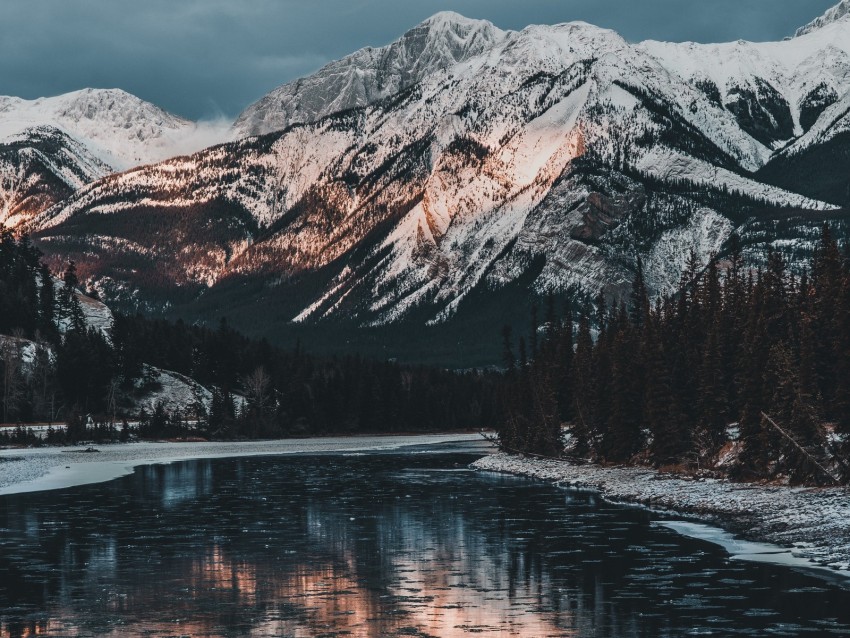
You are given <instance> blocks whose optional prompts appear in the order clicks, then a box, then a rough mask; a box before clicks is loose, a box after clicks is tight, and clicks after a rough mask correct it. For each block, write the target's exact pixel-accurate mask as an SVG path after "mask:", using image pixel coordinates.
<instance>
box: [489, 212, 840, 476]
mask: <svg viewBox="0 0 850 638" xmlns="http://www.w3.org/2000/svg"><path fill="white" fill-rule="evenodd" d="M766 264H767V265H766V267H764V268H763V269H758V270H755V271H753V270H752V269H747V268H745V266H744V261H743V258H742V256H741V250H740V246H739V244H738V242H737V239H736V238H733V241H732V247H731V253H730V256H729V257H728V259H727V260H725V261H724V262H723V263H722V264H721V263H719V262H718V260H716V259H712V260H711V261H710V263H709V264H708V265H707V266H705V267H703V266H701V265H700V264H698V263H697V259H696V257H695V256H693V255H692V256H691V258H690V260H689V263H688V266H687V269H686V271H685V273H684V274H683V276H682V280H681V286H680V291H679V292H678V294H676V295H674V296H667V297H664V298H659V299H656V300H654V301H651V300H650V299H649V297H648V294H647V290H646V286H645V283H644V276H643V272H642V268H641V265H640V263H639V264H638V269H637V274H636V277H635V280H634V282H633V285H632V292H631V295H630V298H629V299H628V300H623V301H621V302H617V303H614V304H613V305H609V304H607V303H606V302H605V299H604V298H599V299H597V301H596V303H595V305H594V307H588V308H587V309H586V310H585V311H584V312H583V313H580V314H579V316H578V317H573V316H571V315H570V314H569V313H568V314H567V316H564V317H557V316H556V315H555V311H554V308H550V309H549V310H548V311H547V312H546V316H545V318H544V320H543V321H540V320H538V318H537V316H536V312H535V313H533V315H534V316H533V317H532V329H531V332H530V336H529V337H528V339H526V338H521V339H520V340H519V344H518V348H517V347H516V344H515V343H514V342H513V339H512V337H511V334H510V331H509V330H507V329H506V331H505V334H504V350H505V363H506V366H507V369H508V372H507V374H506V377H505V380H504V387H503V390H502V393H501V394H502V397H503V400H502V402H501V412H500V416H499V426H498V432H499V438H500V442H501V445H502V447H503V448H504V449H506V450H508V451H514V452H524V453H532V454H538V455H543V456H551V457H561V456H564V455H569V456H573V457H577V458H582V459H593V460H596V461H601V462H611V463H642V464H652V465H654V466H657V467H665V466H677V467H679V468H687V469H690V470H699V469H704V470H705V469H710V470H714V471H720V472H723V473H724V474H726V475H729V476H731V477H733V478H738V479H743V480H761V479H775V478H787V479H789V480H790V481H792V482H796V483H835V482H848V480H850V466H848V463H847V458H848V451H850V450H848V441H850V266H848V264H850V261H848V259H847V258H846V257H845V256H844V255H842V253H841V251H840V250H839V247H838V245H837V243H836V241H835V240H834V239H833V237H832V234H831V232H830V229H829V227H828V226H824V228H823V231H822V236H821V238H820V241H819V244H818V246H817V249H816V251H815V254H814V257H813V259H812V261H811V264H810V267H809V269H808V270H807V272H804V273H803V274H802V275H801V276H799V277H798V276H795V275H793V274H791V273H790V272H789V271H788V270H787V269H786V264H785V263H784V261H783V258H782V256H781V254H779V253H778V252H774V251H769V253H768V255H767V260H766ZM594 333H596V334H594Z"/></svg>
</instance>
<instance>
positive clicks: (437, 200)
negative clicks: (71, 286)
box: [29, 14, 850, 330]
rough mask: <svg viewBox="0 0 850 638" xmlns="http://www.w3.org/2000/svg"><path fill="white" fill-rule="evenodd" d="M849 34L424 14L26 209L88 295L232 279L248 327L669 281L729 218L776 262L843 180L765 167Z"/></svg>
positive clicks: (796, 131) (456, 312)
mask: <svg viewBox="0 0 850 638" xmlns="http://www.w3.org/2000/svg"><path fill="white" fill-rule="evenodd" d="M848 43H850V22H848V21H843V20H840V21H837V22H834V23H831V24H828V25H825V26H824V27H822V28H821V29H819V30H817V31H815V32H812V33H811V34H808V35H804V36H801V37H799V38H796V39H794V40H792V41H789V42H782V43H772V44H751V43H735V44H730V45H694V44H684V45H675V44H665V43H654V42H648V43H642V44H638V45H634V44H630V43H628V42H626V41H625V40H624V39H623V38H621V37H620V36H619V35H617V34H616V33H614V32H612V31H609V30H605V29H600V28H597V27H594V26H591V25H588V24H584V23H569V24H563V25H556V26H531V27H528V28H526V29H524V30H523V31H521V32H501V31H498V30H497V29H495V27H492V25H489V23H483V22H476V21H470V20H466V19H465V18H462V17H460V16H457V15H456V14H440V15H438V16H436V17H435V18H433V19H432V20H430V21H427V22H426V23H423V25H420V27H417V28H416V29H414V30H412V31H410V32H408V34H406V35H405V36H403V37H402V38H401V39H400V40H399V41H397V42H396V43H394V44H392V45H389V46H388V47H385V48H384V49H380V50H371V51H370V50H365V51H361V52H359V53H357V54H354V55H353V56H351V57H350V58H346V59H345V60H343V61H341V62H339V63H335V64H332V65H329V66H328V67H326V68H325V69H323V70H321V71H319V72H318V73H317V74H316V75H315V76H311V77H310V78H307V79H305V80H303V81H301V82H300V84H299V83H297V84H296V85H287V86H285V87H282V89H280V90H278V91H277V92H274V93H273V94H272V95H271V96H270V97H269V98H268V99H267V100H264V101H261V102H260V103H258V104H257V105H254V106H253V107H251V109H249V110H248V111H246V114H243V117H242V118H240V121H239V122H237V125H236V128H237V130H240V129H241V130H242V131H243V132H245V133H248V132H263V131H265V130H274V129H281V130H277V132H273V133H269V134H266V135H263V136H259V137H250V138H247V139H244V140H242V141H239V142H235V143H230V144H225V145H222V146H218V147H214V148H210V149H206V150H204V151H202V152H200V153H197V154H194V155H191V156H187V157H181V158H177V159H173V160H169V161H165V162H162V163H160V164H155V165H152V166H145V167H142V168H138V169H135V170H132V171H128V172H126V173H123V174H120V175H114V176H110V177H107V178H105V179H103V180H101V181H99V182H97V183H94V184H92V185H90V186H87V187H84V188H82V189H81V190H80V191H79V192H78V193H76V194H75V195H74V196H72V197H71V198H70V199H69V200H68V201H67V202H64V203H62V204H58V205H56V206H54V207H52V208H51V209H50V210H48V211H46V212H44V213H43V214H41V215H39V216H38V217H37V218H35V219H34V220H33V221H32V222H31V223H30V226H29V227H30V229H31V230H33V231H34V232H36V233H37V238H38V241H39V242H40V245H41V246H42V247H43V248H44V249H45V250H46V251H48V252H49V253H50V254H52V255H54V256H56V257H55V258H57V259H58V258H59V257H60V256H61V257H62V258H64V257H67V256H71V257H73V258H75V259H76V260H78V262H79V268H80V273H81V275H82V276H83V277H84V278H86V279H88V280H89V281H90V282H91V283H92V284H93V285H95V286H96V287H99V288H100V289H101V291H102V292H103V293H104V294H105V295H106V296H107V297H108V298H111V299H115V300H118V301H120V302H122V303H125V304H127V305H131V306H133V305H135V306H141V307H144V308H147V309H153V310H160V311H163V310H168V309H169V308H173V307H175V306H178V307H179V308H180V312H182V313H183V314H187V315H193V316H198V315H197V313H199V312H200V311H199V310H198V309H199V308H202V307H203V308H206V309H207V310H206V311H205V312H208V311H209V309H210V308H217V309H224V311H226V312H228V314H231V313H233V312H238V310H237V309H235V308H233V307H232V306H233V303H232V302H233V300H234V299H238V300H239V302H240V303H241V304H250V307H251V309H252V312H253V313H255V314H256V313H257V312H258V310H259V312H260V313H261V314H262V315H263V316H264V321H265V322H266V324H265V330H269V329H270V326H275V328H274V329H275V330H278V329H279V328H280V327H281V326H284V325H290V324H291V322H295V323H296V324H315V323H317V322H329V321H330V322H336V323H340V322H343V323H346V322H347V323H351V324H354V325H359V326H381V325H390V324H394V323H396V322H399V321H408V322H413V323H415V324H416V325H420V326H421V325H423V324H440V323H445V322H447V321H451V320H453V319H455V318H457V317H460V316H467V315H470V314H475V312H476V311H477V309H478V308H480V307H484V306H485V305H486V304H485V303H483V302H482V300H484V299H487V298H491V299H492V298H497V297H499V296H500V295H501V297H500V298H503V299H508V298H509V297H510V298H511V299H519V298H521V297H522V296H523V295H526V297H525V298H526V299H527V296H528V295H530V296H532V297H533V296H539V295H544V294H546V293H547V292H548V291H556V292H561V293H565V294H566V293H567V292H569V291H576V290H580V291H581V292H582V293H583V294H585V295H593V294H595V293H597V292H599V291H602V292H604V293H605V294H607V295H608V296H609V297H613V298H616V297H619V296H622V295H623V294H625V292H626V291H627V290H628V286H629V281H630V279H631V277H632V273H633V269H634V264H635V258H636V256H638V255H639V256H642V257H643V259H644V263H645V266H646V274H647V279H648V284H649V286H650V288H651V289H652V290H653V291H663V290H671V289H673V288H674V287H675V286H676V285H677V282H678V281H679V278H680V276H681V273H682V271H683V269H684V267H685V262H686V260H687V258H688V253H689V251H691V250H693V251H695V253H696V256H697V258H698V259H699V260H700V261H702V262H705V261H706V260H707V259H708V258H709V256H710V255H711V254H712V253H715V252H722V250H723V249H724V245H725V243H726V241H727V239H728V238H729V236H730V234H731V233H732V232H733V230H736V229H737V230H739V232H741V233H743V234H744V240H745V243H747V244H751V245H752V247H751V248H749V249H748V251H749V252H748V254H749V255H750V256H751V258H752V259H753V260H754V262H757V261H758V260H759V259H760V258H761V257H760V251H759V249H758V248H757V246H758V245H763V244H764V243H765V242H768V243H772V244H773V245H774V246H776V247H777V248H780V249H782V250H783V251H785V253H786V255H787V256H788V258H789V260H791V261H792V263H793V262H794V261H795V260H799V259H800V258H801V256H802V255H805V253H806V251H807V250H809V249H810V246H811V236H812V232H811V231H812V230H813V229H814V228H816V227H817V225H818V224H819V223H820V222H821V221H822V220H823V219H826V218H833V219H836V218H842V216H843V215H844V213H843V212H841V211H838V210H836V208H837V206H838V205H841V204H843V203H844V202H843V201H840V200H839V199H838V198H835V197H833V196H831V195H830V196H827V195H829V193H827V192H826V191H820V190H818V191H817V192H814V191H811V192H810V191H809V190H806V189H805V188H803V185H802V184H800V183H799V181H798V176H799V175H800V174H801V173H797V174H796V175H795V174H791V173H790V172H786V173H784V174H782V175H779V176H778V177H775V178H771V179H767V178H764V177H762V172H766V171H769V170H770V167H771V165H772V163H773V162H775V161H778V160H777V158H779V157H781V156H783V153H786V152H790V149H792V148H793V146H794V144H796V143H802V140H804V139H806V138H807V136H808V137H811V138H812V139H815V138H816V137H817V135H819V134H820V133H819V132H820V131H822V130H827V131H836V130H838V129H837V128H836V125H827V124H825V123H826V122H828V121H830V118H831V117H832V114H833V112H834V111H836V109H839V108H840V104H842V103H843V99H844V98H843V96H842V95H840V94H839V91H840V90H842V87H843V86H847V84H846V80H847V77H848V73H850V64H848V63H847V58H848V46H850V45H848ZM708 56H713V57H712V59H715V60H716V61H717V62H716V64H714V65H711V66H708V67H706V65H702V66H700V64H699V61H700V60H705V59H708ZM830 56H831V57H830ZM818 60H820V62H818ZM824 60H825V61H826V62H825V63H824ZM354 79H358V81H357V82H355V81H354ZM815 82H816V83H817V85H816V86H814V87H813V86H812V83H815ZM818 87H820V88H818ZM366 89H369V90H366ZM322 95H334V96H338V99H337V100H334V101H331V102H327V103H325V102H324V101H323V100H322V99H321V96H322ZM355 106H356V108H352V107H355ZM339 109H342V110H339ZM838 119H839V120H840V119H841V118H838ZM806 130H808V132H807V133H806V132H805V131H806ZM817 139H820V138H817ZM836 139H837V138H836ZM813 143H814V144H815V146H818V147H819V143H818V142H813ZM783 149H784V150H783ZM795 191H797V192H795ZM799 192H803V193H806V194H803V195H801V194H798V193H799ZM807 195H808V196H807ZM513 305H514V306H517V307H519V306H521V305H522V304H518V303H514V304H513ZM216 311H217V312H218V311H219V310H216Z"/></svg>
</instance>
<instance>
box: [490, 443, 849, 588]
mask: <svg viewBox="0 0 850 638" xmlns="http://www.w3.org/2000/svg"><path fill="white" fill-rule="evenodd" d="M473 467H474V468H475V469H477V470H481V471H491V472H501V473H507V474H514V475H520V476H527V477H530V478H535V479H540V480H544V481H547V482H553V483H557V484H560V485H564V486H570V487H577V488H585V489H589V490H593V491H596V492H599V493H600V494H601V495H602V496H603V497H604V498H605V499H606V500H609V501H612V502H617V503H633V504H638V505H643V506H646V507H649V508H652V509H655V510H662V511H666V512H673V513H676V514H681V515H686V516H689V517H695V518H699V519H700V520H704V521H706V522H709V523H711V524H714V525H718V526H721V527H723V528H725V529H728V530H731V531H732V532H735V533H738V534H741V535H742V536H743V537H745V538H746V539H748V540H751V541H759V542H762V543H771V544H772V545H775V546H779V547H772V548H771V547H762V548H761V549H758V548H756V546H754V545H753V544H747V543H741V542H740V541H736V540H735V539H734V537H733V536H732V535H731V534H724V533H722V532H720V531H718V530H712V529H711V528H708V527H706V526H701V525H698V524H692V523H685V522H681V523H672V522H671V523H669V524H667V525H668V526H669V527H671V528H673V529H676V530H677V531H679V532H681V533H683V534H686V535H689V536H697V537H702V538H705V539H706V540H711V541H712V542H715V543H718V544H720V545H723V546H725V547H726V548H727V550H728V551H729V552H730V553H731V554H733V555H743V554H746V558H748V559H750V560H761V561H766V562H779V563H785V564H790V565H796V566H809V567H814V566H820V567H827V568H830V569H831V570H841V571H840V574H841V575H845V576H846V575H848V574H847V570H850V489H847V488H794V487H784V486H775V485H760V484H749V483H733V482H731V481H727V480H720V479H689V478H685V477H681V476H676V475H671V474H664V473H661V472H658V471H655V470H652V469H648V468H637V467H601V466H598V465H574V464H572V463H569V462H565V461H552V460H539V459H530V458H520V457H516V456H509V455H505V454H497V455H493V456H488V457H485V458H482V459H480V460H478V461H476V462H475V463H474V464H473ZM662 524H664V523H662ZM783 547H785V548H792V549H791V550H790V552H787V551H786V552H782V550H781V548H783ZM754 548H755V549H754ZM780 554H784V555H780ZM836 575H838V573H836Z"/></svg>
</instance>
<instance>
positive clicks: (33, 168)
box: [0, 89, 229, 226]
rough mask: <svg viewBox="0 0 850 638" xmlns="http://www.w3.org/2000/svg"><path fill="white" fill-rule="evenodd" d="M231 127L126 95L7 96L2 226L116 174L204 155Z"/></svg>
mask: <svg viewBox="0 0 850 638" xmlns="http://www.w3.org/2000/svg"><path fill="white" fill-rule="evenodd" d="M228 135H229V133H228V132H227V129H226V127H223V126H221V125H218V124H211V123H195V122H189V121H187V120H184V119H182V118H179V117H177V116H175V115H171V114H170V113H167V112H166V111H163V110H162V109H160V108H159V107H157V106H154V105H153V104H151V103H149V102H145V101H143V100H141V99H139V98H137V97H135V96H133V95H130V94H129V93H126V92H124V91H121V90H117V89H114V90H99V89H85V90H82V91H75V92H73V93H68V94H66V95H60V96H57V97H50V98H40V99H37V100H23V99H21V98H16V97H3V96H0V207H2V208H0V225H7V226H16V225H18V224H20V223H23V222H24V221H26V220H27V219H29V218H30V217H31V216H33V215H36V214H38V213H41V212H42V211H44V210H46V209H47V208H49V207H50V206H52V205H53V204H55V203H56V202H58V201H61V200H63V199H65V198H67V197H68V196H70V195H71V193H73V192H75V191H76V190H77V189H79V188H80V187H82V186H84V185H85V184H89V183H91V182H93V181H96V180H98V179H100V178H102V177H104V176H106V175H109V174H110V173H113V172H115V171H122V170H126V169H129V168H132V167H135V166H139V165H142V164H150V163H154V162H158V161H162V160H164V159H167V158H169V157H174V156H176V155H181V154H184V153H192V152H196V151H198V150H200V149H202V148H204V147H206V146H209V145H210V144H212V143H215V142H219V141H221V140H223V139H225V138H226V137H227V136H228Z"/></svg>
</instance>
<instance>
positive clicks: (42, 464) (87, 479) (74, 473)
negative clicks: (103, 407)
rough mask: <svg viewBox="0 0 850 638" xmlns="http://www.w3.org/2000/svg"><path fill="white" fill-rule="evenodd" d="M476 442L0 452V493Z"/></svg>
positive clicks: (315, 441) (434, 438)
mask: <svg viewBox="0 0 850 638" xmlns="http://www.w3.org/2000/svg"><path fill="white" fill-rule="evenodd" d="M469 442H478V443H481V444H482V451H483V450H484V449H486V443H485V441H484V440H483V439H482V438H481V435H480V434H468V433H467V434H444V435H404V436H356V437H333V438H311V439H285V440H279V441H248V442H222V443H124V444H112V445H98V446H96V447H95V448H94V449H96V450H97V451H95V452H87V451H86V450H87V448H86V447H67V448H57V447H45V448H27V449H8V450H0V495H4V494H20V493H25V492H42V491H46V490H53V489H63V488H67V487H74V486H77V485H88V484H91V483H101V482H104V481H109V480H112V479H115V478H118V477H121V476H125V475H127V474H131V473H132V472H133V468H135V467H136V466H139V465H149V464H154V463H174V462H177V461H185V460H190V459H213V458H229V457H244V456H270V455H283V454H322V453H330V452H334V453H336V452H343V453H360V452H373V451H379V450H395V449H400V448H404V447H407V446H413V445H416V446H421V445H427V446H436V445H443V444H452V443H469Z"/></svg>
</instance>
